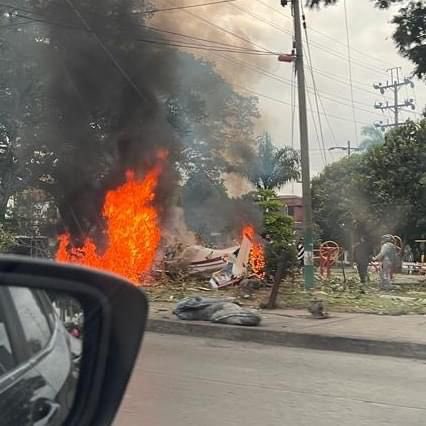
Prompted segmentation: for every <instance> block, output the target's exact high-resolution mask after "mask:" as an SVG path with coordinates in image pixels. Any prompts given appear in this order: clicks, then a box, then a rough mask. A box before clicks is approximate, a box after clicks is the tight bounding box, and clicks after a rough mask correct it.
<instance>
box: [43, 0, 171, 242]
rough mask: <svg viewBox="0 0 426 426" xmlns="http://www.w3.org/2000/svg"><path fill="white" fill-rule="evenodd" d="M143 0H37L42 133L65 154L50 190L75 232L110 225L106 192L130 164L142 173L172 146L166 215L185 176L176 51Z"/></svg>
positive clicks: (165, 178) (162, 196)
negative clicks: (170, 110)
mask: <svg viewBox="0 0 426 426" xmlns="http://www.w3.org/2000/svg"><path fill="white" fill-rule="evenodd" d="M143 9H144V2H143V1H138V2H137V3H136V2H133V1H129V0H119V1H115V0H90V1H89V0H70V1H68V0H63V1H58V0H51V1H47V2H46V1H39V2H37V5H36V8H35V10H36V13H37V17H38V18H40V21H42V23H41V25H42V26H43V28H44V30H45V34H46V38H47V40H48V43H47V44H46V48H45V55H44V57H43V58H42V60H43V64H44V68H45V81H44V84H45V88H46V99H45V100H44V102H45V105H46V107H45V111H46V117H45V120H46V126H45V127H44V134H43V138H44V141H45V143H46V145H47V146H48V147H49V149H50V150H51V151H52V152H55V153H56V155H57V157H58V162H57V164H56V167H55V170H54V172H53V177H54V184H53V185H52V186H51V188H50V191H51V192H52V193H53V194H54V196H55V198H56V199H57V203H58V206H59V211H60V214H61V218H62V228H63V229H66V230H67V231H69V232H70V233H71V235H72V237H73V238H74V242H77V243H78V242H80V241H81V240H82V239H84V238H85V237H87V235H92V237H95V238H96V237H97V238H100V235H101V234H102V232H101V231H102V226H103V224H102V217H101V207H102V203H103V199H104V196H105V192H106V191H108V190H109V189H112V188H114V187H116V186H117V185H119V184H120V183H122V182H123V180H124V179H125V170H127V169H132V170H134V171H135V172H136V173H137V174H139V175H143V174H144V173H145V172H146V171H147V170H148V169H149V168H150V167H152V166H153V165H154V164H155V163H156V161H157V152H158V150H161V149H165V150H167V151H168V152H169V157H168V160H167V167H166V169H165V171H164V173H163V174H162V175H161V179H160V182H159V186H160V188H159V190H158V194H159V196H158V197H157V199H156V202H157V204H158V206H159V208H160V213H161V214H162V215H163V216H165V215H166V212H167V207H168V203H169V202H170V200H172V199H173V197H172V194H173V191H174V188H175V185H176V183H177V174H176V171H175V168H174V164H175V162H176V160H177V159H178V153H179V144H178V141H177V140H176V137H175V132H174V131H173V129H172V127H171V126H170V125H169V123H168V121H167V115H166V111H165V109H164V106H163V105H164V102H162V99H163V97H164V96H167V94H169V93H170V92H171V91H172V89H173V86H174V69H175V62H176V52H175V51H173V50H172V49H168V48H166V49H165V48H164V47H161V48H160V47H157V46H156V45H155V44H153V43H148V42H146V41H147V40H160V39H161V38H160V36H159V35H158V34H153V33H152V32H151V31H150V30H148V29H146V28H145V27H144V16H145V15H144V14H143V13H141V12H143Z"/></svg>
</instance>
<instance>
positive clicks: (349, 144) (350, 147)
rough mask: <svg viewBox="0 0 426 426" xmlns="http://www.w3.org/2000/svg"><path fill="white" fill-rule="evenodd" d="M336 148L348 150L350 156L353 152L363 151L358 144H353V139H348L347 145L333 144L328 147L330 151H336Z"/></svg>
mask: <svg viewBox="0 0 426 426" xmlns="http://www.w3.org/2000/svg"><path fill="white" fill-rule="evenodd" d="M336 149H339V150H341V151H346V152H347V154H348V157H350V156H351V154H352V152H355V151H361V149H360V148H358V147H356V146H351V141H348V143H347V145H346V146H332V147H330V148H328V150H329V151H334V150H336Z"/></svg>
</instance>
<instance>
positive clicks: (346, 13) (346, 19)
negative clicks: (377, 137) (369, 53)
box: [343, 0, 359, 145]
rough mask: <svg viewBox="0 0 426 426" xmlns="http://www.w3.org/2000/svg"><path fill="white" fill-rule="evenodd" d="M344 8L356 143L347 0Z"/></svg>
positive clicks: (356, 133) (344, 0)
mask: <svg viewBox="0 0 426 426" xmlns="http://www.w3.org/2000/svg"><path fill="white" fill-rule="evenodd" d="M343 9H344V13H345V29H346V42H347V49H348V67H349V87H350V92H351V102H352V115H353V118H354V129H355V141H356V144H357V145H358V144H359V141H358V126H357V124H356V113H355V103H354V87H353V82H352V58H351V45H350V37H349V20H348V8H347V4H346V0H343Z"/></svg>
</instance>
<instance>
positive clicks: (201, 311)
mask: <svg viewBox="0 0 426 426" xmlns="http://www.w3.org/2000/svg"><path fill="white" fill-rule="evenodd" d="M234 300H235V299H233V298H222V299H219V298H207V297H200V296H196V297H189V298H186V299H183V300H181V301H180V302H178V303H177V305H176V308H175V310H174V312H173V313H174V314H175V315H176V316H177V317H178V318H179V319H182V320H190V321H210V322H213V323H220V324H230V325H244V326H257V325H259V324H260V322H261V320H262V318H261V316H260V315H259V314H257V313H256V312H254V311H252V310H249V309H244V308H242V307H241V306H239V305H238V304H236V303H234Z"/></svg>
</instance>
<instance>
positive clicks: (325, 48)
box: [229, 4, 384, 75]
mask: <svg viewBox="0 0 426 426" xmlns="http://www.w3.org/2000/svg"><path fill="white" fill-rule="evenodd" d="M229 6H231V7H233V8H234V9H237V10H239V11H241V12H243V13H245V14H247V15H249V16H251V17H253V18H254V19H256V20H258V21H259V22H262V23H263V24H266V25H269V26H270V27H271V28H273V29H275V30H276V31H279V32H281V33H283V34H286V35H291V32H290V31H286V30H284V29H283V28H281V27H280V26H278V25H276V24H273V23H272V22H268V21H266V20H265V19H264V18H263V17H261V16H259V15H257V14H255V13H253V12H250V11H248V10H245V9H243V8H241V7H239V6H236V5H235V4H229ZM312 45H313V46H315V47H317V48H318V49H320V50H322V51H323V52H325V53H327V54H329V55H332V56H335V57H337V58H339V59H341V60H345V61H346V58H345V57H344V56H343V55H342V54H340V53H338V52H335V51H333V50H332V49H330V48H329V47H328V46H325V45H323V44H321V43H318V42H312ZM354 64H356V65H357V66H359V67H360V68H365V69H367V70H369V71H370V72H371V71H374V72H375V73H377V74H380V75H383V73H384V71H383V70H381V69H378V68H375V67H372V66H371V65H370V64H368V63H366V62H361V61H354Z"/></svg>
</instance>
